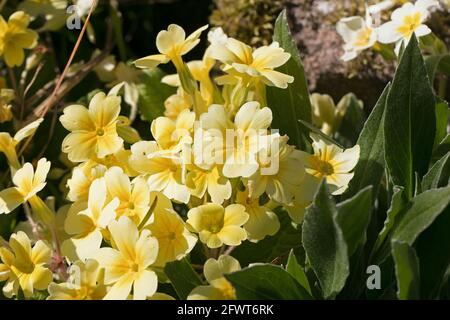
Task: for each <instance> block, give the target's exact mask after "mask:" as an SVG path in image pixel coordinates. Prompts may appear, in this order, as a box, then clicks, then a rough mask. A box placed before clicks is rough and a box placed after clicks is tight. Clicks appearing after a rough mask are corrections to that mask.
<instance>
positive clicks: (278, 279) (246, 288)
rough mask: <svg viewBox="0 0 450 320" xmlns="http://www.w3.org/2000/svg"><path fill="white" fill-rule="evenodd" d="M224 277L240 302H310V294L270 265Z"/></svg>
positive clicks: (285, 273)
mask: <svg viewBox="0 0 450 320" xmlns="http://www.w3.org/2000/svg"><path fill="white" fill-rule="evenodd" d="M225 277H226V278H227V279H228V280H229V281H230V282H231V283H232V284H233V286H234V288H235V290H236V296H237V298H238V299H242V300H310V299H311V296H310V294H309V293H308V292H307V291H306V290H305V288H303V287H302V286H301V285H300V283H299V282H297V280H295V279H294V278H293V277H292V276H291V275H290V274H289V273H288V272H287V271H285V270H284V269H283V268H281V267H279V266H274V265H271V264H263V265H255V266H252V267H248V268H245V269H243V270H241V271H237V272H234V273H232V274H229V275H225Z"/></svg>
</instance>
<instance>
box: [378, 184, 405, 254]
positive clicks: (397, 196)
mask: <svg viewBox="0 0 450 320" xmlns="http://www.w3.org/2000/svg"><path fill="white" fill-rule="evenodd" d="M403 192H404V190H403V188H398V189H396V190H395V191H394V195H393V196H392V200H391V206H390V207H389V210H388V211H387V215H386V220H385V221H384V226H383V229H382V230H381V231H380V233H379V235H378V238H377V240H376V242H375V245H374V247H373V252H374V253H375V252H376V253H377V258H375V259H374V261H375V262H377V263H378V262H380V261H384V260H385V258H386V257H387V256H388V255H389V253H386V252H379V251H386V250H390V248H389V242H387V241H386V239H387V238H388V236H389V235H390V234H391V231H392V230H393V228H394V225H395V221H396V218H397V216H398V214H399V213H400V212H401V210H402V209H403V208H404V206H405V204H406V203H405V202H406V201H405V199H404V193H403ZM383 247H385V249H386V250H381V249H382V248H383Z"/></svg>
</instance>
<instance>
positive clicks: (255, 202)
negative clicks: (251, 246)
mask: <svg viewBox="0 0 450 320" xmlns="http://www.w3.org/2000/svg"><path fill="white" fill-rule="evenodd" d="M248 194H249V193H248V189H246V190H245V191H238V192H237V194H236V203H238V204H242V205H243V206H244V207H245V211H246V212H247V213H248V215H249V218H248V221H247V222H246V223H245V224H244V229H245V231H247V235H248V240H250V241H252V242H258V241H260V240H262V239H264V238H265V237H266V236H273V235H275V234H276V233H277V232H278V230H280V221H279V220H278V216H277V215H276V214H275V213H274V212H273V211H272V210H270V209H269V208H268V207H266V206H264V205H260V204H259V198H251V197H249V195H248Z"/></svg>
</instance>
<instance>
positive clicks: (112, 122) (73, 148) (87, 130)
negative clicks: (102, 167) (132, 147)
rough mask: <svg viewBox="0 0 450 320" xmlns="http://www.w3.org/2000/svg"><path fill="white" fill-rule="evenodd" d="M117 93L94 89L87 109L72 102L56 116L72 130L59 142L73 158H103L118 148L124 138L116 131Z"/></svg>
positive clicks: (80, 159)
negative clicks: (111, 93) (61, 113)
mask: <svg viewBox="0 0 450 320" xmlns="http://www.w3.org/2000/svg"><path fill="white" fill-rule="evenodd" d="M119 113H120V97H117V96H114V95H111V96H106V95H105V94H104V93H103V92H99V93H97V94H96V95H95V96H94V97H93V98H92V100H91V102H90V103H89V109H86V108H85V107H84V106H81V105H71V106H68V107H66V108H65V109H64V114H63V115H62V116H61V117H60V118H59V119H60V121H61V123H62V125H63V126H64V128H66V129H67V130H69V131H71V133H69V134H68V135H67V136H66V138H65V139H64V141H63V143H62V151H63V152H65V153H67V154H68V157H69V160H70V161H72V162H83V161H86V160H89V159H90V158H93V157H98V158H104V157H105V156H107V155H110V154H113V153H115V152H117V151H119V150H120V148H121V147H122V145H123V140H122V139H121V138H120V137H119V136H118V134H117V128H116V126H117V121H118V116H119Z"/></svg>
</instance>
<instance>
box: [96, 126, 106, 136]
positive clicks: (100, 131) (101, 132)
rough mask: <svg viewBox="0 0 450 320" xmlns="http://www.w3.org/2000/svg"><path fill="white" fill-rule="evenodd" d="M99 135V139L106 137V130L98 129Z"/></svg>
mask: <svg viewBox="0 0 450 320" xmlns="http://www.w3.org/2000/svg"><path fill="white" fill-rule="evenodd" d="M97 135H98V136H99V137H101V136H103V135H105V130H103V128H98V129H97Z"/></svg>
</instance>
